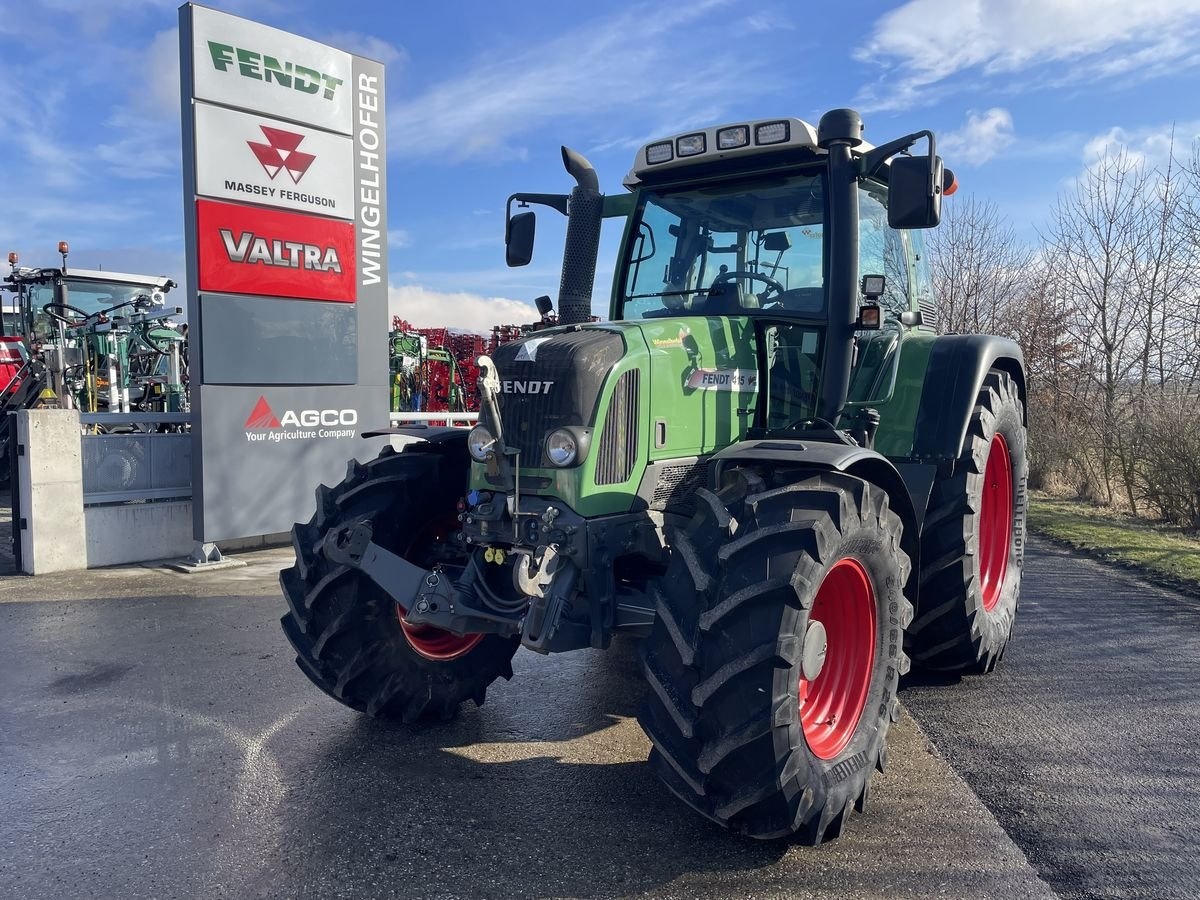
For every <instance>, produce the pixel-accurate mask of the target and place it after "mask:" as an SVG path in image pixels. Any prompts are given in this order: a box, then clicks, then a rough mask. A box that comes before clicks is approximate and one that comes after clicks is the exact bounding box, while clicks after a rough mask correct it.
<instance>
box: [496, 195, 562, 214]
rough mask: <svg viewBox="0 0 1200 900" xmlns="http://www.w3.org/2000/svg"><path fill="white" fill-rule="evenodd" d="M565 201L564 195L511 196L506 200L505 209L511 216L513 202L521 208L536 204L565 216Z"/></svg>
mask: <svg viewBox="0 0 1200 900" xmlns="http://www.w3.org/2000/svg"><path fill="white" fill-rule="evenodd" d="M567 199H568V198H567V195H566V194H513V195H512V196H510V197H509V198H508V203H507V205H506V209H507V212H508V215H509V216H511V215H512V205H513V202H514V201H515V202H516V203H519V204H520V205H521V206H528V205H529V204H530V203H536V204H538V205H539V206H549V207H550V208H551V209H556V210H558V211H559V212H560V213H562V214H563V215H564V216H565V215H566V214H567Z"/></svg>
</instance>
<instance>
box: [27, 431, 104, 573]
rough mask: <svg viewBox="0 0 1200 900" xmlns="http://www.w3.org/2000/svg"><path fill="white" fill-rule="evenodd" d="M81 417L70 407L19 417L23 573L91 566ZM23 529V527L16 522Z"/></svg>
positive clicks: (62, 570) (59, 570)
mask: <svg viewBox="0 0 1200 900" xmlns="http://www.w3.org/2000/svg"><path fill="white" fill-rule="evenodd" d="M79 441H80V431H79V414H78V413H76V412H75V411H74V410H69V409H27V410H21V411H20V412H18V413H17V442H18V443H19V444H20V445H21V446H22V447H24V453H23V455H22V456H21V457H20V465H19V475H18V478H19V479H20V488H19V489H20V492H21V518H23V519H24V520H25V527H24V529H22V530H21V564H22V569H23V570H24V571H25V572H26V573H28V574H31V575H41V574H43V573H46V572H66V571H71V570H74V569H83V568H86V566H87V540H86V532H85V530H84V524H83V461H82V452H81V448H80V443H79ZM18 526H19V523H18Z"/></svg>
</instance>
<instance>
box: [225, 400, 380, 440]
mask: <svg viewBox="0 0 1200 900" xmlns="http://www.w3.org/2000/svg"><path fill="white" fill-rule="evenodd" d="M357 424H358V410H355V409H299V410H296V409H285V410H284V411H283V412H282V413H280V414H278V415H277V414H276V413H275V410H273V409H272V408H271V404H270V403H268V402H267V398H266V397H265V396H261V395H260V396H259V398H258V402H257V403H255V404H254V409H252V410H250V415H248V416H247V417H246V424H245V426H244V427H245V429H246V440H247V441H251V442H257V441H267V442H270V443H273V444H277V443H279V442H281V441H303V440H312V439H313V438H344V437H351V438H352V437H354V435H355V434H356V433H357V429H356V428H355V427H354V426H356V425H357Z"/></svg>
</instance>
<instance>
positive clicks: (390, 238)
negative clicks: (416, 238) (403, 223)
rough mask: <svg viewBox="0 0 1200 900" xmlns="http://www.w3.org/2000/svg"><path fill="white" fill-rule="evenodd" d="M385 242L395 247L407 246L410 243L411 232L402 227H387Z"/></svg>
mask: <svg viewBox="0 0 1200 900" xmlns="http://www.w3.org/2000/svg"><path fill="white" fill-rule="evenodd" d="M387 242H388V246H389V247H395V248H397V249H400V248H403V247H408V246H411V244H412V234H411V233H409V231H408V230H407V229H404V228H389V229H388V233H387Z"/></svg>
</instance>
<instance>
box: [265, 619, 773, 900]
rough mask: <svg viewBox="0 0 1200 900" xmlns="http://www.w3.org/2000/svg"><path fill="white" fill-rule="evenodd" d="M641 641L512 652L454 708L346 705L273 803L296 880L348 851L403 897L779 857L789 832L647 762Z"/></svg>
mask: <svg viewBox="0 0 1200 900" xmlns="http://www.w3.org/2000/svg"><path fill="white" fill-rule="evenodd" d="M635 650H636V648H635V646H634V645H633V644H632V643H626V644H622V643H618V644H616V645H615V646H614V647H613V648H612V649H611V650H609V651H607V652H605V653H600V652H584V653H579V654H570V655H564V656H562V657H549V658H538V657H534V656H533V655H532V654H525V653H521V654H518V657H517V659H516V660H515V661H514V665H515V668H516V671H517V674H516V678H514V680H513V681H512V682H511V683H509V684H501V685H499V686H494V687H493V689H492V691H491V696H489V698H488V702H487V704H486V705H485V706H484V707H482V708H480V709H475V708H474V707H471V706H470V705H469V704H468V705H467V706H464V708H463V711H462V713H461V714H460V715H459V716H458V718H457V719H456V720H454V721H452V722H448V723H441V724H434V725H428V726H424V727H411V726H402V725H395V724H391V723H384V722H377V721H373V720H370V719H366V718H363V717H359V718H355V719H348V720H345V723H346V724H345V727H344V728H342V729H340V731H339V732H338V733H337V734H335V735H331V739H330V740H329V741H328V742H327V743H326V744H325V745H324V747H323V749H322V753H321V756H320V759H319V761H316V765H315V766H313V767H312V769H310V770H309V771H307V772H304V773H303V782H302V783H299V784H296V783H294V784H291V785H289V788H288V790H287V791H286V793H285V796H284V798H283V801H282V805H281V807H280V809H279V810H278V811H277V821H279V822H281V823H283V827H284V828H285V829H290V830H292V831H293V836H292V837H291V838H285V840H284V842H283V846H285V847H286V846H289V845H295V844H296V843H305V844H309V845H310V853H309V854H306V855H305V856H304V857H303V866H304V868H305V869H306V870H307V871H306V872H303V873H301V872H296V873H293V875H292V877H293V878H295V879H296V883H304V884H318V885H319V884H320V883H321V882H322V881H323V879H324V878H325V877H326V874H327V873H329V872H331V871H336V870H337V869H339V868H343V867H344V866H346V865H351V866H352V867H353V869H354V881H355V882H358V883H368V884H369V883H380V884H389V885H392V886H394V887H395V889H398V890H399V891H400V892H401V893H402V894H404V895H408V896H418V897H436V896H447V897H451V896H526V897H550V896H571V897H611V896H631V895H637V894H639V893H642V892H645V891H648V890H652V889H654V888H661V886H663V885H664V884H667V883H670V882H672V881H674V880H675V879H676V878H679V877H680V876H683V875H692V876H694V877H696V878H697V879H707V878H711V877H712V876H713V874H714V873H717V872H730V873H738V872H746V871H750V870H757V869H763V868H765V867H770V866H772V865H773V864H775V863H777V862H778V861H779V860H780V859H781V858H782V857H783V856H784V854H785V853H786V852H787V850H788V849H789V845H788V844H787V843H786V842H770V843H763V842H759V841H752V840H750V839H747V838H742V837H739V836H737V835H733V834H730V833H729V832H727V831H725V830H723V829H721V828H719V827H717V826H716V825H714V824H712V823H710V822H708V821H706V820H704V819H702V818H700V817H699V816H698V815H696V814H695V813H693V812H692V811H691V810H690V809H688V808H687V807H686V806H684V804H682V803H681V802H679V801H678V800H676V799H675V798H674V797H673V796H672V795H671V794H670V793H669V792H668V791H667V790H666V788H665V787H663V785H662V784H661V783H660V782H659V781H658V780H657V779H656V778H655V777H654V775H653V774H652V773H651V771H650V768H649V766H648V765H647V764H646V762H645V759H646V755H647V753H648V751H649V744H648V742H647V741H646V739H645V737H644V736H643V735H642V732H641V730H640V729H639V728H638V726H637V723H636V721H634V719H633V716H634V715H635V714H636V710H637V708H638V705H639V704H640V702H641V699H642V692H643V685H642V681H641V678H640V675H639V673H638V669H637V661H636V655H635ZM523 657H524V658H523ZM314 835H319V836H320V841H319V842H317V843H316V844H312V841H313V836H314ZM289 857H292V855H291V854H289ZM289 861H290V862H295V857H292V858H291V859H290V860H289ZM329 886H330V887H333V885H329ZM323 892H324V891H323V890H320V889H318V893H323Z"/></svg>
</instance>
